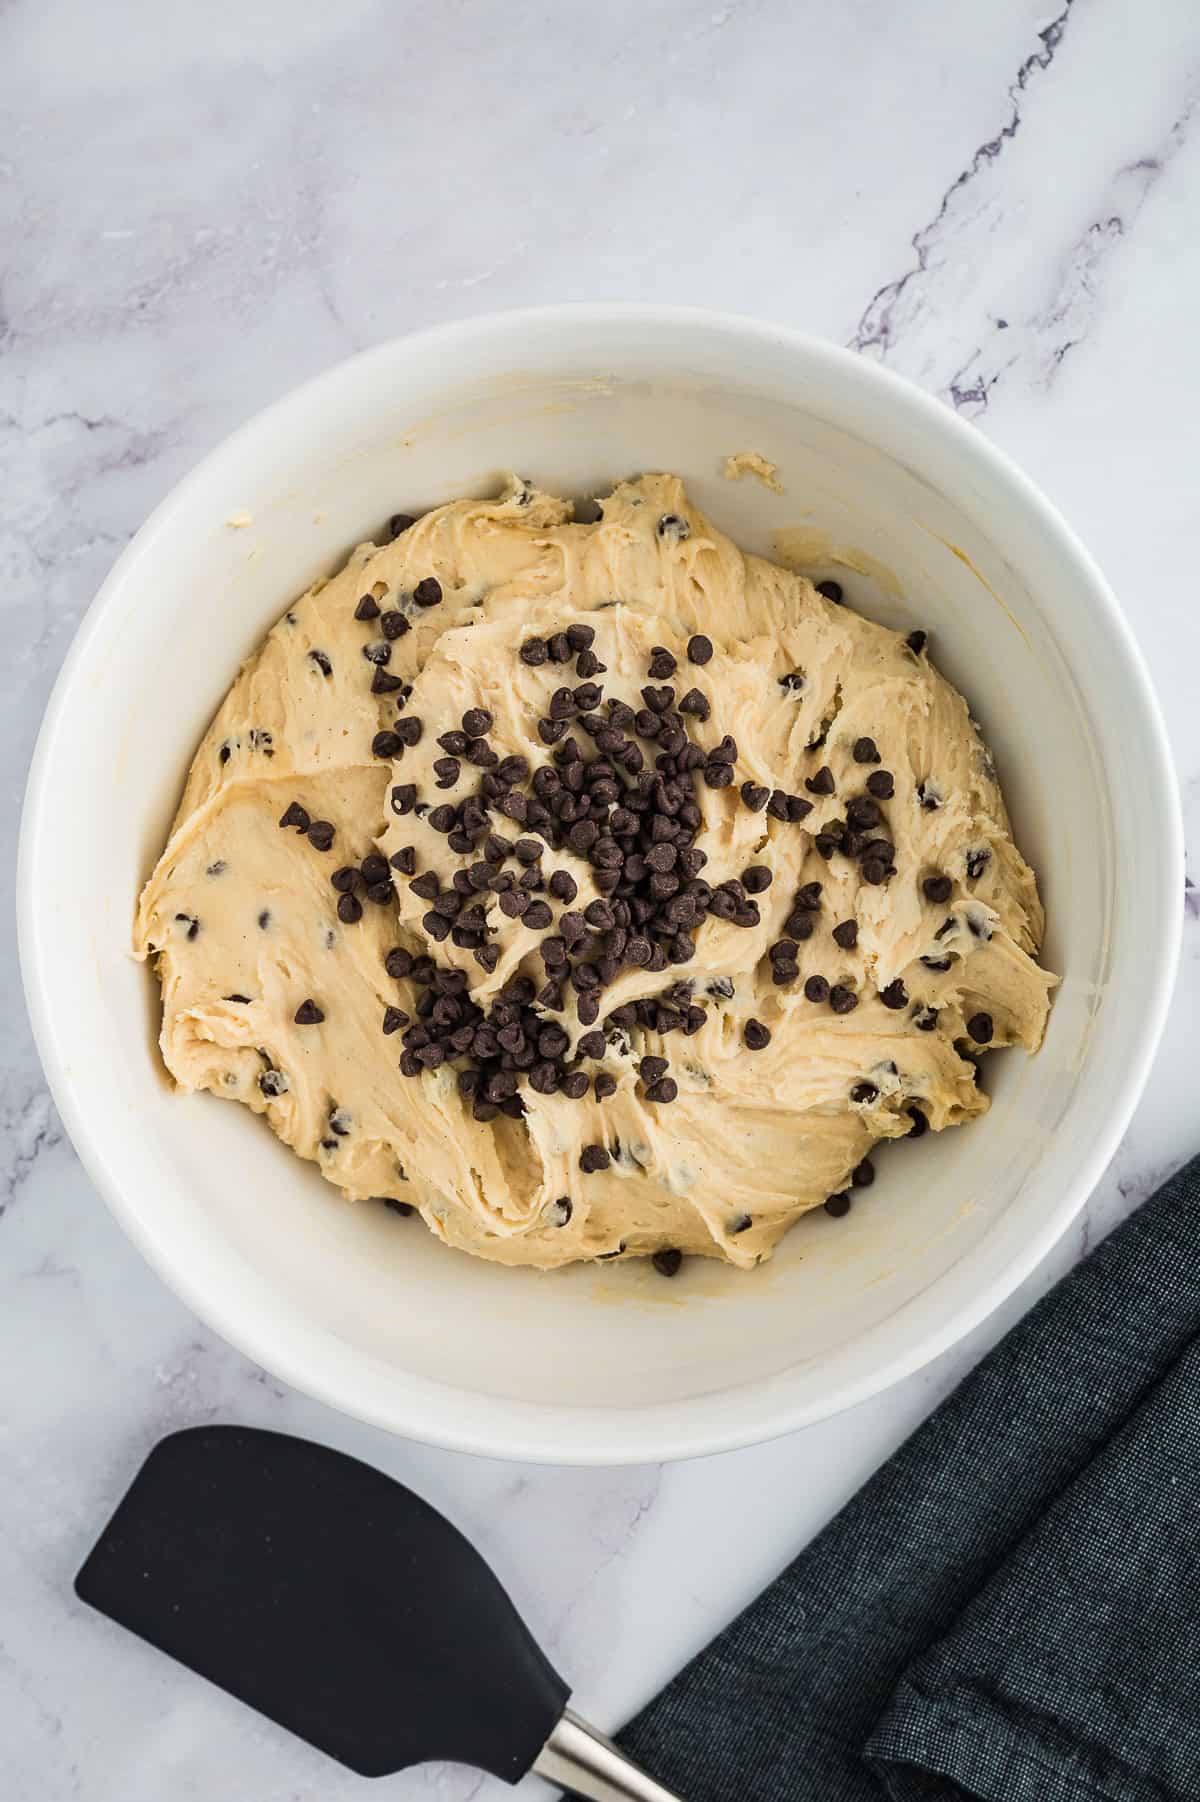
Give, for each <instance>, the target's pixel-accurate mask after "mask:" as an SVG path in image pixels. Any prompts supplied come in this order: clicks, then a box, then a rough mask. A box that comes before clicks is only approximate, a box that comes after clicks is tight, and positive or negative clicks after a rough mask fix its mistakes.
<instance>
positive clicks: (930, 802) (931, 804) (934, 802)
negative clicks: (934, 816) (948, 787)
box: [917, 781, 942, 813]
mask: <svg viewBox="0 0 1200 1802" xmlns="http://www.w3.org/2000/svg"><path fill="white" fill-rule="evenodd" d="M917 800H918V801H919V802H920V803H921V806H922V808H923V809H924V810H925V812H926V813H935V812H936V811H937V809H938V808H939V807H940V806H941V804H942V796H941V791H940V790H939V789H938V787H937V784H936V783H934V782H932V781H930V782H919V783H918V784H917Z"/></svg>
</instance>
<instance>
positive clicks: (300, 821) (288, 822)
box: [279, 801, 311, 833]
mask: <svg viewBox="0 0 1200 1802" xmlns="http://www.w3.org/2000/svg"><path fill="white" fill-rule="evenodd" d="M279 824H280V825H281V826H294V827H295V828H296V831H297V832H301V833H303V832H307V831H308V828H309V826H310V824H311V821H310V819H309V815H308V810H307V808H304V807H301V805H300V803H299V801H290V802H289V803H288V805H287V807H286V808H285V809H284V811H283V813H282V814H281V815H280V816H279Z"/></svg>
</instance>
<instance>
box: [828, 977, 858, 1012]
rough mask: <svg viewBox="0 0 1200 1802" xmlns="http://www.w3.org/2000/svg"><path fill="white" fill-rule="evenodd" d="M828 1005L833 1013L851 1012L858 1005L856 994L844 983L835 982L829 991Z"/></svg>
mask: <svg viewBox="0 0 1200 1802" xmlns="http://www.w3.org/2000/svg"><path fill="white" fill-rule="evenodd" d="M829 1005H830V1007H831V1008H832V1009H833V1011H834V1013H835V1014H852V1013H853V1012H854V1010H855V1008H856V1007H857V1006H858V996H857V995H856V994H855V993H854V990H853V989H848V988H847V987H846V986H845V984H844V983H841V982H835V983H834V985H833V987H832V988H831V989H830V991H829Z"/></svg>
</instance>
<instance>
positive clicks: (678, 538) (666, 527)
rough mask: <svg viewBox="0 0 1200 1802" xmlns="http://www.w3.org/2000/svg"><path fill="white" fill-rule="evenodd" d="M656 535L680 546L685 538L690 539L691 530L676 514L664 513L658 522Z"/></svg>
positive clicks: (684, 520)
mask: <svg viewBox="0 0 1200 1802" xmlns="http://www.w3.org/2000/svg"><path fill="white" fill-rule="evenodd" d="M658 535H659V537H660V538H666V539H670V540H671V541H673V542H674V543H675V544H680V543H682V541H683V540H684V539H685V538H690V537H691V535H692V528H691V526H690V525H689V524H688V522H687V520H686V519H683V518H681V516H680V515H679V514H678V513H664V514H663V516H662V518H661V519H660V520H659V522H658Z"/></svg>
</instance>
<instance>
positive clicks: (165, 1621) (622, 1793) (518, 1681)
mask: <svg viewBox="0 0 1200 1802" xmlns="http://www.w3.org/2000/svg"><path fill="white" fill-rule="evenodd" d="M75 1589H76V1592H77V1594H78V1595H79V1596H80V1597H81V1599H82V1600H83V1601H85V1602H88V1603H90V1605H91V1606H92V1607H93V1608H98V1609H99V1610H100V1612H101V1613H102V1614H107V1615H109V1616H110V1617H111V1618H112V1619H113V1620H115V1621H118V1622H119V1623H120V1624H121V1626H123V1627H128V1628H129V1630H130V1632H132V1633H136V1634H138V1636H139V1637H140V1638H142V1639H145V1640H148V1641H149V1642H150V1644H151V1645H154V1646H157V1647H158V1648H159V1649H160V1650H161V1651H163V1652H169V1653H170V1655H171V1657H172V1658H177V1659H178V1660H179V1662H180V1663H181V1664H185V1665H187V1666H188V1668H189V1669H190V1670H193V1671H197V1672H198V1673H199V1674H200V1675H201V1676H202V1677H207V1678H208V1679H209V1680H210V1682H212V1683H217V1684H219V1685H220V1686H221V1688H222V1689H225V1690H228V1691H229V1693H230V1695H232V1696H236V1697H237V1698H238V1700H239V1701H242V1702H248V1703H249V1704H250V1706H251V1707H252V1708H256V1709H258V1711H259V1713H260V1714H265V1715H266V1716H268V1718H269V1719H271V1720H273V1721H277V1722H278V1723H279V1725H280V1726H281V1727H287V1728H288V1729H290V1731H291V1732H292V1733H296V1734H299V1736H300V1738H301V1739H305V1740H307V1741H308V1742H309V1744H310V1745H313V1746H317V1747H319V1749H320V1750H321V1751H322V1752H327V1753H328V1754H329V1755H330V1756H331V1757H332V1758H336V1759H338V1760H340V1762H341V1763H342V1764H345V1765H349V1767H350V1769H351V1770H352V1771H357V1772H359V1773H360V1774H361V1775H362V1776H364V1777H383V1776H386V1775H388V1774H389V1773H390V1772H392V1771H399V1770H402V1769H404V1768H405V1767H406V1766H408V1765H414V1764H422V1763H424V1762H425V1760H426V1759H431V1758H445V1759H452V1760H454V1761H456V1762H458V1763H461V1764H470V1765H476V1766H478V1767H479V1769H481V1770H485V1771H491V1772H493V1773H494V1774H495V1775H496V1776H497V1777H502V1778H504V1780H505V1781H506V1782H508V1783H516V1782H517V1781H518V1780H519V1779H520V1778H521V1777H523V1776H524V1775H525V1774H526V1772H528V1771H536V1772H538V1774H539V1775H541V1776H543V1777H546V1778H548V1779H549V1780H550V1781H551V1782H554V1783H560V1784H562V1785H563V1786H564V1788H566V1789H569V1790H571V1791H573V1792H574V1793H575V1794H576V1795H580V1796H585V1797H589V1798H591V1799H592V1802H679V1798H678V1797H675V1796H673V1795H672V1794H671V1792H670V1791H668V1790H665V1789H663V1788H662V1786H661V1785H660V1784H657V1783H655V1782H653V1781H652V1779H651V1778H649V1777H647V1776H646V1775H645V1774H644V1773H643V1772H641V1771H639V1770H638V1769H637V1767H636V1766H635V1765H633V1764H631V1763H630V1761H629V1760H628V1759H627V1758H625V1756H624V1755H623V1754H622V1753H620V1752H618V1751H617V1749H616V1747H615V1746H613V1745H611V1744H610V1743H609V1741H607V1740H606V1739H604V1738H603V1737H602V1736H601V1735H600V1734H598V1733H595V1732H593V1730H592V1729H591V1728H590V1727H588V1726H586V1725H585V1723H584V1722H582V1721H580V1720H578V1719H577V1717H576V1716H574V1715H573V1714H572V1713H571V1712H570V1710H569V1709H568V1708H567V1706H566V1702H567V1697H568V1695H569V1694H570V1691H569V1689H568V1687H567V1685H566V1684H565V1683H564V1682H563V1680H562V1678H561V1677H559V1676H558V1675H557V1673H556V1672H555V1671H554V1670H553V1668H552V1667H551V1665H550V1664H549V1663H548V1662H547V1660H546V1658H545V1657H544V1656H543V1654H542V1652H541V1649H540V1648H539V1647H538V1645H537V1644H536V1642H535V1641H534V1639H533V1638H532V1636H531V1635H530V1633H529V1630H528V1629H527V1627H526V1626H525V1623H524V1621H523V1620H522V1619H521V1617H520V1615H519V1614H518V1613H517V1611H516V1609H515V1608H514V1607H513V1605H512V1603H511V1602H510V1601H509V1599H508V1596H507V1595H506V1594H505V1592H504V1590H503V1589H502V1588H501V1587H500V1584H499V1583H498V1582H497V1581H496V1578H495V1577H494V1576H493V1575H492V1572H491V1571H490V1570H489V1568H488V1566H487V1565H486V1564H485V1563H484V1561H483V1559H482V1558H481V1557H480V1556H479V1554H478V1552H477V1551H476V1550H475V1548H474V1546H472V1545H470V1544H469V1543H468V1542H467V1540H465V1539H464V1538H463V1536H462V1534H461V1533H459V1532H458V1531H457V1529H456V1528H454V1527H452V1526H451V1525H450V1523H449V1521H447V1520H444V1519H443V1518H442V1516H441V1515H440V1514H438V1513H437V1512H436V1510H435V1509H433V1508H430V1507H429V1506H428V1505H427V1504H426V1503H425V1502H423V1501H421V1500H420V1498H419V1497H418V1496H415V1495H413V1494H412V1492H411V1491H410V1490H408V1489H405V1488H404V1487H403V1486H402V1485H401V1484H399V1483H395V1482H393V1481H392V1479H391V1478H390V1477H385V1476H384V1475H383V1474H382V1472H380V1471H377V1470H372V1469H371V1468H370V1466H369V1465H366V1464H360V1463H359V1462H358V1460H357V1459H355V1458H347V1457H346V1456H345V1455H344V1454H343V1453H342V1452H334V1451H330V1450H328V1449H327V1448H326V1447H324V1446H320V1445H312V1444H310V1443H309V1442H308V1441H307V1440H304V1439H293V1438H290V1437H289V1436H288V1435H286V1434H283V1433H264V1432H260V1431H258V1430H257V1429H256V1428H252V1427H194V1428H191V1429H190V1430H188V1431H187V1432H183V1433H173V1434H172V1435H171V1436H170V1438H168V1439H164V1440H162V1441H161V1442H160V1443H159V1444H158V1445H157V1446H155V1448H154V1450H153V1451H152V1452H151V1453H150V1456H149V1457H148V1458H147V1459H146V1462H145V1463H144V1464H143V1466H142V1468H141V1470H140V1471H139V1472H138V1475H137V1476H136V1478H135V1479H134V1482H133V1485H132V1487H131V1488H130V1490H129V1493H128V1494H127V1495H126V1497H125V1499H124V1501H123V1502H122V1503H121V1504H120V1506H119V1507H118V1509H117V1511H116V1513H115V1514H114V1515H113V1517H112V1519H111V1520H110V1521H109V1523H108V1526H107V1527H106V1529H105V1531H104V1533H103V1535H102V1537H101V1538H100V1540H99V1542H98V1544H97V1545H96V1547H95V1549H94V1550H93V1552H92V1553H91V1556H90V1557H89V1558H88V1560H87V1562H86V1564H85V1565H84V1567H83V1569H82V1570H81V1571H80V1573H79V1575H78V1577H77V1578H76V1580H75Z"/></svg>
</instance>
